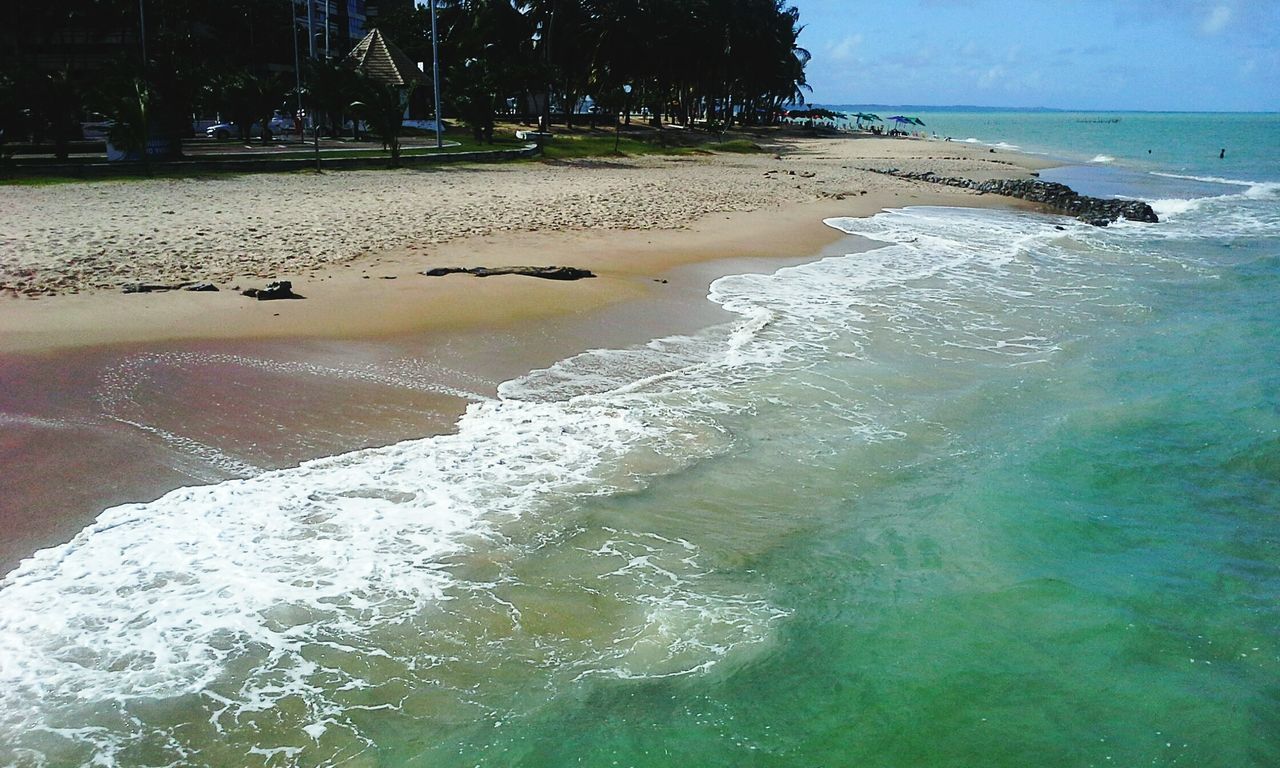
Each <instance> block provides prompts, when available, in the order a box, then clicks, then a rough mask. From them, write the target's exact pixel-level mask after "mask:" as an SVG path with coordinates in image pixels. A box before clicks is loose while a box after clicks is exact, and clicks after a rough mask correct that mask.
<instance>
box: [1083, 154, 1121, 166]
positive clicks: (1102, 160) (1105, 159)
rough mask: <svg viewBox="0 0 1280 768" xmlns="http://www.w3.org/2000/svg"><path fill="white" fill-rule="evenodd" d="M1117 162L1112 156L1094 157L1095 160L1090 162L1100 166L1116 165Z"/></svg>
mask: <svg viewBox="0 0 1280 768" xmlns="http://www.w3.org/2000/svg"><path fill="white" fill-rule="evenodd" d="M1115 161H1116V159H1115V158H1114V157H1112V156H1111V155H1094V156H1093V158H1092V159H1091V160H1089V162H1091V163H1099V164H1106V163H1114V162H1115Z"/></svg>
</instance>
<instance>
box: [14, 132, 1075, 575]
mask: <svg viewBox="0 0 1280 768" xmlns="http://www.w3.org/2000/svg"><path fill="white" fill-rule="evenodd" d="M765 150H766V151H764V152H762V153H759V154H750V155H737V154H732V155H730V154H719V155H709V154H708V155H695V156H679V157H647V158H620V159H608V160H604V159H596V160H582V161H575V162H560V163H548V162H534V163H519V164H510V165H500V166H489V165H486V166H466V167H451V168H441V169H434V170H429V171H418V170H401V171H386V172H376V171H371V172H346V173H326V174H324V175H322V176H316V175H313V174H284V175H261V176H239V177H226V178H215V179H192V180H172V179H157V180H149V181H128V182H97V183H69V184H56V185H49V186H35V187H28V186H5V187H0V211H3V213H2V214H0V294H2V295H0V420H3V421H2V423H3V424H4V426H5V429H4V430H3V432H2V435H3V436H2V437H0V462H2V463H3V464H4V466H6V467H15V468H20V471H14V472H6V473H4V477H3V479H0V498H4V499H6V502H5V503H4V505H3V511H2V514H0V529H2V530H3V531H4V532H5V536H3V537H0V539H3V541H4V544H3V545H2V546H0V570H6V571H7V570H8V569H9V568H10V567H12V565H14V564H15V563H16V562H17V560H19V559H20V558H22V557H24V556H26V555H28V554H30V553H31V552H32V551H34V549H37V548H40V547H43V546H48V545H51V544H55V543H58V542H59V541H63V540H65V539H66V538H68V537H69V536H70V535H72V534H73V533H74V532H75V531H77V530H79V528H81V527H82V526H83V525H84V524H85V523H86V522H87V521H88V520H90V519H92V517H93V516H94V515H95V514H97V513H98V512H99V511H101V510H102V509H103V508H105V507H107V506H111V505H115V504H119V503H124V502H127V501H140V500H148V499H151V498H154V497H156V496H158V495H160V494H161V493H163V492H165V491H167V490H169V489H172V488H175V487H178V486H181V485H190V484H198V483H206V482H213V481H217V480H221V479H226V478H229V477H237V476H248V475H251V474H254V473H257V472H260V471H263V470H265V469H271V468H276V467H283V466H290V465H293V464H296V463H298V462H299V461H304V460H307V459H310V458H316V457H319V456H324V455H331V454H333V453H339V452H343V451H346V450H351V449H354V448H358V447H362V446H371V445H380V444H387V443H391V442H395V441H398V440H403V439H408V438H411V437H417V436H425V435H430V434H438V433H440V432H442V431H446V430H448V429H449V428H450V425H451V424H452V423H453V421H454V420H455V419H456V417H457V415H458V414H460V413H461V412H462V410H463V409H464V408H465V407H466V405H467V404H468V403H469V402H475V401H477V400H480V399H483V398H486V397H491V396H493V394H494V392H495V391H496V387H497V384H498V383H500V382H501V381H503V380H505V379H507V378H510V377H512V376H515V375H519V374H520V373H522V372H524V371H527V370H529V369H531V368H534V367H538V366H545V365H549V364H550V363H552V362H554V361H556V360H559V359H562V358H564V357H566V356H568V355H572V354H574V353H575V352H577V351H581V350H584V349H589V348H593V347H601V346H620V345H627V344H634V343H641V342H644V341H646V340H648V339H650V338H653V337H655V336H658V335H663V334H670V333H678V332H686V331H690V330H693V329H696V328H698V327H701V326H705V325H709V324H713V323H715V322H717V321H719V320H721V319H724V318H723V317H722V315H721V314H719V309H718V307H715V306H714V305H711V304H710V303H708V302H706V301H705V295H706V288H707V285H708V284H709V283H710V281H711V280H713V279H714V278H715V277H717V276H719V275H722V274H730V273H734V272H744V271H766V270H772V269H775V268H776V267H777V266H780V265H783V264H787V263H796V262H799V261H805V260H809V259H812V258H814V257H815V256H817V255H818V254H820V253H822V251H823V249H824V248H834V249H835V250H836V251H839V252H849V251H851V250H855V249H856V248H857V247H860V246H857V245H854V244H851V243H850V242H849V241H848V239H847V238H844V237H843V236H842V235H841V234H840V233H838V232H836V231H835V230H833V229H830V228H828V227H826V226H824V225H823V224H822V220H823V219H824V218H827V217H831V216H864V215H870V214H873V213H875V212H877V211H879V210H881V209H883V208H889V207H899V206H904V205H916V204H947V205H996V206H1009V205H1012V204H1013V201H1010V200H1007V199H1003V198H995V197H990V196H985V197H984V196H978V195H975V194H973V193H970V192H967V191H962V190H956V189H949V188H938V187H932V186H927V185H923V184H920V183H918V182H910V181H904V180H900V179H895V178H890V177H886V176H882V175H878V174H875V173H872V172H870V171H868V170H866V169H868V168H889V167H892V168H899V169H903V170H934V171H937V172H939V173H943V174H946V175H966V176H970V177H972V178H976V179H985V178H994V177H1015V176H1021V175H1025V174H1026V173H1027V172H1028V171H1029V170H1031V169H1033V168H1038V167H1046V166H1049V165H1051V163H1049V162H1043V161H1041V160H1040V159H1038V158H1030V157H1027V156H1019V155H1014V154H1010V153H999V154H993V153H991V152H989V151H988V150H987V149H985V148H981V147H975V146H969V145H963V144H955V143H942V142H936V141H918V140H895V139H873V138H822V139H815V138H778V139H777V140H776V141H775V142H773V143H770V144H768V145H766V146H765ZM861 247H866V246H861ZM477 265H484V266H504V265H532V266H547V265H569V266H575V267H580V268H584V269H590V270H592V271H593V272H595V273H596V274H597V275H598V277H597V278H595V279H589V280H581V281H577V282H557V281H548V280H537V279H532V278H527V277H517V276H506V277H490V278H484V279H480V278H475V277H472V276H469V275H451V276H448V277H443V278H429V277H424V276H422V275H421V274H419V273H420V272H421V271H423V270H426V269H429V268H432V267H440V266H477ZM274 279H287V280H291V281H293V284H294V290H295V291H296V292H297V293H298V294H300V295H302V296H304V297H305V299H304V300H299V301H268V302H258V301H254V300H252V299H248V298H245V297H243V296H240V295H239V293H238V289H240V288H247V287H250V286H261V285H263V284H265V283H266V282H267V281H268V280H274ZM187 281H208V282H212V283H214V284H216V285H217V286H218V287H219V289H220V290H219V291H218V292H211V293H197V292H187V291H170V292H164V293H148V294H124V293H122V292H121V287H122V286H124V285H125V284H128V283H134V282H147V283H181V282H187Z"/></svg>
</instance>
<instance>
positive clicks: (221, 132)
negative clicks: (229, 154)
mask: <svg viewBox="0 0 1280 768" xmlns="http://www.w3.org/2000/svg"><path fill="white" fill-rule="evenodd" d="M267 130H269V131H271V135H272V136H277V135H279V134H281V133H293V131H294V123H293V118H292V117H289V116H288V115H281V114H278V113H277V114H276V115H275V116H274V117H272V118H271V121H270V122H268V123H267ZM204 135H205V136H208V137H209V138H211V139H230V138H232V137H239V136H240V126H239V125H236V124H235V123H214V124H213V125H211V126H209V127H208V128H205V129H204ZM261 135H262V123H260V122H258V123H254V124H253V126H252V127H250V128H249V137H250V138H252V137H254V136H261Z"/></svg>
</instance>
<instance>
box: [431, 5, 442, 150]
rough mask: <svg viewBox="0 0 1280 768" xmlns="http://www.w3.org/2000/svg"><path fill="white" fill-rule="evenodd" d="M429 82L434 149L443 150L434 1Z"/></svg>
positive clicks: (432, 6)
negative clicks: (433, 98) (432, 99)
mask: <svg viewBox="0 0 1280 768" xmlns="http://www.w3.org/2000/svg"><path fill="white" fill-rule="evenodd" d="M431 80H432V82H433V85H434V87H435V96H436V149H443V148H444V135H443V134H442V133H441V131H442V130H443V128H442V125H441V120H442V117H441V115H440V44H439V37H438V36H437V35H436V0H431Z"/></svg>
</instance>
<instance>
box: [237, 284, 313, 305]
mask: <svg viewBox="0 0 1280 768" xmlns="http://www.w3.org/2000/svg"><path fill="white" fill-rule="evenodd" d="M240 294H241V295H242V296H248V297H249V298H251V299H257V300H258V301H272V300H274V299H301V298H302V297H301V296H299V295H298V294H296V293H294V292H293V283H291V282H289V281H288V280H277V281H274V282H270V283H267V287H266V288H250V289H248V290H245V291H241V292H240Z"/></svg>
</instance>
